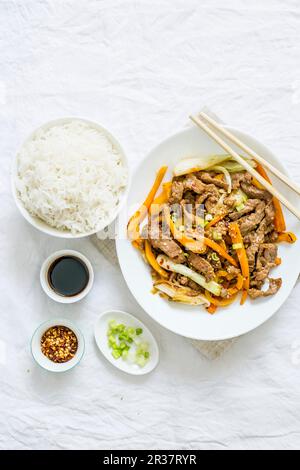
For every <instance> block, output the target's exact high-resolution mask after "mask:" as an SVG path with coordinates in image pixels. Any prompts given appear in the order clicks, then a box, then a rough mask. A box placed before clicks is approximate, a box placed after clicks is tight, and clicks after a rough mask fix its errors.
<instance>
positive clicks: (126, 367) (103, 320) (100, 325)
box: [94, 310, 159, 375]
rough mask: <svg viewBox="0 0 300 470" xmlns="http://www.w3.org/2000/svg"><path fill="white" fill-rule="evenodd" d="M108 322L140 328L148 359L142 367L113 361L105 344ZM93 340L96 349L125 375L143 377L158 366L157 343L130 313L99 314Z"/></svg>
mask: <svg viewBox="0 0 300 470" xmlns="http://www.w3.org/2000/svg"><path fill="white" fill-rule="evenodd" d="M110 320H116V322H117V323H124V324H125V325H126V326H130V327H133V328H142V329H143V334H142V335H141V336H142V337H143V340H145V341H146V342H147V343H149V352H150V358H149V361H148V362H147V363H146V365H145V366H144V367H140V366H138V365H137V364H130V363H129V362H127V361H124V360H123V359H122V358H119V359H114V358H113V356H112V355H111V349H110V348H109V346H108V344H107V328H108V322H109V321H110ZM94 334H95V340H96V343H97V346H98V348H99V349H100V351H101V352H102V354H103V356H104V357H105V358H106V359H107V360H108V361H109V362H110V363H111V364H112V365H113V366H115V367H117V368H118V369H120V370H122V371H123V372H127V374H133V375H144V374H148V373H149V372H151V371H152V370H153V369H154V368H155V367H156V366H157V364H158V361H159V349H158V345H157V342H156V340H155V338H154V336H153V335H152V333H151V331H150V330H149V329H148V328H147V327H146V326H145V325H144V324H143V323H142V322H141V321H140V320H138V319H137V318H135V317H134V316H133V315H130V313H126V312H122V311H121V310H109V311H107V312H103V313H101V315H100V316H99V318H98V320H97V322H96V325H95V332H94Z"/></svg>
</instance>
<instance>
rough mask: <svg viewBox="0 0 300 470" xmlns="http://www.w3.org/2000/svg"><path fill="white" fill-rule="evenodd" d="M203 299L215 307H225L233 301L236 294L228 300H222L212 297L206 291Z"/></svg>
mask: <svg viewBox="0 0 300 470" xmlns="http://www.w3.org/2000/svg"><path fill="white" fill-rule="evenodd" d="M205 297H206V298H207V300H209V302H210V303H211V304H213V305H216V306H217V307H227V306H228V305H230V304H232V302H234V301H235V299H236V294H234V295H232V296H230V297H229V298H228V299H222V298H218V297H213V296H212V295H211V293H210V292H208V291H207V290H206V291H205Z"/></svg>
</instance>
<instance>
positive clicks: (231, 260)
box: [204, 237, 237, 267]
mask: <svg viewBox="0 0 300 470" xmlns="http://www.w3.org/2000/svg"><path fill="white" fill-rule="evenodd" d="M204 243H205V245H206V246H209V247H210V248H211V249H212V250H214V251H216V252H217V253H218V254H219V255H220V256H221V257H222V258H225V259H227V261H229V263H231V264H233V266H235V267H237V262H236V261H235V259H234V258H232V256H230V255H229V254H228V253H227V252H226V251H225V250H224V248H222V247H221V246H220V245H218V244H217V243H216V242H214V241H213V240H210V239H209V238H206V237H204Z"/></svg>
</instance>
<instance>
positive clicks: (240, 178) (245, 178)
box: [231, 171, 252, 189]
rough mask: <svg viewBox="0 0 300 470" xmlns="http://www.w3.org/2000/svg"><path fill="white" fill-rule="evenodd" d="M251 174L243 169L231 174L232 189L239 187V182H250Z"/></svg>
mask: <svg viewBox="0 0 300 470" xmlns="http://www.w3.org/2000/svg"><path fill="white" fill-rule="evenodd" d="M251 180H252V176H251V175H250V173H248V172H245V171H239V172H237V173H232V174H231V183H232V189H239V187H240V185H241V183H251Z"/></svg>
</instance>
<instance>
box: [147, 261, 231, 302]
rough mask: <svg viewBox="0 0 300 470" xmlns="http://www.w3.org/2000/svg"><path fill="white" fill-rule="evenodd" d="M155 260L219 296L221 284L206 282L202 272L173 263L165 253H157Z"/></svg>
mask: <svg viewBox="0 0 300 470" xmlns="http://www.w3.org/2000/svg"><path fill="white" fill-rule="evenodd" d="M156 261H157V262H158V264H159V265H160V266H161V267H162V268H164V269H166V270H167V271H172V272H173V273H177V274H182V275H183V276H186V277H188V278H189V279H192V281H195V282H196V283H197V284H199V286H201V287H203V288H204V289H206V290H208V291H209V292H211V293H212V294H214V295H216V296H217V297H219V295H220V293H221V288H222V286H220V284H218V283H217V282H215V281H209V282H207V281H206V279H205V277H204V276H202V274H199V273H196V271H193V270H192V269H190V268H188V267H187V266H185V265H184V264H178V263H174V262H173V261H172V260H171V259H170V258H168V257H167V256H165V255H158V257H157V258H156Z"/></svg>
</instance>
